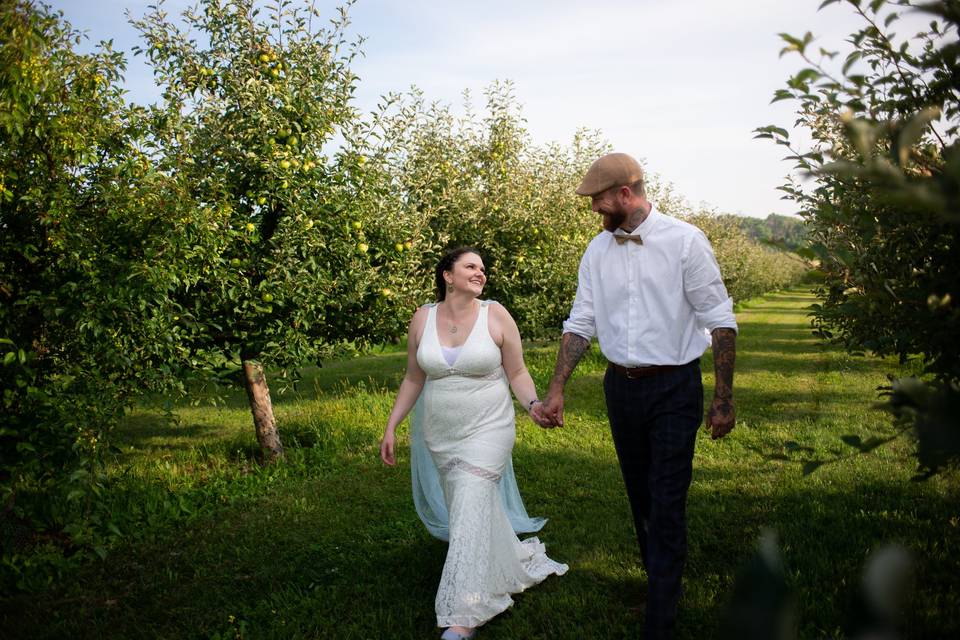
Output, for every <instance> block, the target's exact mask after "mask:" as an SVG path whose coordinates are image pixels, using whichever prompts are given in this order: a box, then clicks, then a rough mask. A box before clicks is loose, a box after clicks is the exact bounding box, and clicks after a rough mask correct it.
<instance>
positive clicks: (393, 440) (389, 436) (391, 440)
mask: <svg viewBox="0 0 960 640" xmlns="http://www.w3.org/2000/svg"><path fill="white" fill-rule="evenodd" d="M396 445H397V436H396V434H394V432H393V431H389V430H388V431H386V432H385V433H384V434H383V440H381V441H380V459H381V460H383V464H385V465H387V466H390V467H392V466H394V465H396V464H397V456H396V453H395V451H394V448H395V447H396Z"/></svg>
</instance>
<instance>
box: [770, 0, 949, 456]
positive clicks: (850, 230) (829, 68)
mask: <svg viewBox="0 0 960 640" xmlns="http://www.w3.org/2000/svg"><path fill="white" fill-rule="evenodd" d="M835 2H837V0H828V1H827V2H824V3H823V5H822V6H826V5H830V4H834V3H835ZM847 4H849V5H850V6H851V7H853V10H854V11H856V12H857V13H858V14H859V15H860V16H861V17H862V18H863V21H864V26H863V27H862V28H861V29H859V30H858V31H857V32H855V33H853V34H851V36H850V38H849V42H850V43H851V44H852V50H850V51H849V52H848V53H846V55H845V56H842V57H838V56H839V55H840V52H836V51H827V50H825V49H820V51H819V56H817V54H815V53H813V51H812V49H813V47H812V46H811V43H812V41H813V36H812V35H811V34H809V33H808V34H806V35H805V36H804V37H803V38H796V37H793V36H790V35H788V34H782V37H783V39H784V41H785V42H786V43H787V46H786V47H785V48H784V50H783V52H782V53H788V52H791V53H796V54H799V55H800V56H801V57H802V58H803V59H804V60H805V61H806V62H807V63H808V65H809V66H808V67H807V68H805V69H803V70H801V71H800V72H799V73H797V74H796V75H794V76H793V77H792V78H791V79H790V80H789V81H788V82H787V87H788V88H786V89H781V90H780V91H778V92H777V94H776V96H775V97H774V100H781V99H790V100H794V101H796V102H797V103H798V114H797V115H798V122H799V123H800V124H801V125H802V126H804V127H805V128H806V129H807V130H808V131H809V133H810V135H811V136H812V138H813V141H814V146H813V147H812V148H811V149H809V150H806V151H801V150H797V149H796V148H795V147H794V146H793V144H792V143H791V141H790V140H789V137H788V135H787V132H786V131H785V130H783V129H781V128H779V127H776V126H768V127H762V128H760V129H758V130H757V132H758V136H757V137H763V138H771V139H773V140H774V141H775V142H776V143H777V144H781V145H783V146H785V147H787V148H789V149H790V151H791V156H790V157H791V158H792V160H793V161H794V162H795V167H796V168H797V169H799V170H800V171H801V172H804V173H806V174H810V175H813V176H814V177H815V178H816V183H815V185H814V187H813V188H812V189H804V188H803V186H802V185H801V184H799V183H798V182H797V181H795V180H791V181H790V182H789V183H788V184H787V185H785V186H784V187H783V190H784V191H785V192H786V193H787V194H788V196H789V197H790V198H792V199H793V200H794V201H796V202H797V203H798V204H799V205H800V207H801V209H802V214H803V216H804V217H805V218H806V220H807V223H808V226H809V230H810V235H811V239H812V241H813V242H812V250H813V253H814V254H815V255H816V257H817V258H818V259H819V261H820V266H821V269H822V270H823V272H824V284H823V287H822V288H821V290H820V292H819V293H820V297H821V298H822V302H821V303H819V304H817V305H815V306H814V307H813V318H814V325H815V328H816V329H817V332H818V333H819V334H820V335H821V336H823V337H826V338H831V339H834V340H836V341H838V342H840V343H842V344H844V345H845V346H846V348H847V349H848V350H850V351H854V352H857V351H864V350H869V351H871V352H874V353H877V354H880V355H886V354H896V355H897V356H899V357H900V358H901V360H905V359H907V358H909V357H910V356H911V355H913V354H919V355H920V356H921V357H922V358H923V361H924V363H925V364H926V368H927V371H928V372H929V373H930V374H932V375H933V376H934V377H935V378H937V379H938V380H940V381H941V382H942V383H943V385H945V386H943V387H942V388H943V392H944V393H956V382H957V381H958V380H960V351H958V350H957V348H956V343H955V329H956V326H957V323H958V321H960V308H958V307H957V305H956V300H955V299H956V296H957V291H958V290H960V287H958V285H960V251H958V250H957V246H956V243H957V239H958V233H960V200H958V198H960V146H958V139H957V133H958V127H960V101H958V96H957V85H956V78H957V73H958V70H960V65H958V55H960V44H958V43H957V27H958V23H960V5H958V3H957V2H956V1H955V0H945V1H940V2H933V3H923V4H918V3H914V2H910V1H908V0H898V1H897V2H883V1H874V2H870V3H869V4H868V3H862V2H859V1H856V0H848V1H847ZM907 10H912V11H924V12H927V13H928V14H930V15H931V17H933V18H934V19H933V20H932V21H931V22H930V23H929V25H928V27H927V28H925V29H924V30H922V31H920V32H919V33H917V34H916V35H913V36H911V37H908V38H905V39H903V38H901V39H898V38H897V36H896V34H895V33H894V32H893V31H892V29H893V28H894V27H895V26H897V24H898V21H899V20H901V18H902V15H903V12H904V11H907ZM838 66H839V67H840V68H839V69H837V68H836V67H838ZM942 418H943V419H944V420H946V421H947V423H946V424H948V425H949V426H948V427H946V430H947V432H948V433H952V436H950V437H951V439H952V440H953V442H954V445H953V450H954V451H956V450H957V449H958V448H960V447H957V445H956V442H957V441H958V440H960V423H958V421H957V418H956V414H953V416H952V417H948V416H947V415H946V414H943V415H942ZM917 424H918V425H919V422H918V423H917ZM923 433H924V432H923V431H922V430H920V431H918V436H920V438H921V443H920V449H921V450H922V449H924V448H925V446H926V445H925V444H924V442H923V438H924V436H923ZM934 461H935V462H934ZM930 463H932V464H933V467H932V469H939V468H941V467H942V466H943V465H944V464H946V460H944V459H941V458H937V457H930V456H924V457H923V458H922V459H921V464H923V465H928V464H930Z"/></svg>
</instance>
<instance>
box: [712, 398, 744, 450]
mask: <svg viewBox="0 0 960 640" xmlns="http://www.w3.org/2000/svg"><path fill="white" fill-rule="evenodd" d="M736 421H737V414H736V409H735V408H734V406H733V398H719V397H717V396H713V402H711V403H710V410H709V411H708V412H707V425H706V426H707V429H708V430H709V431H710V437H711V438H712V439H713V440H718V439H720V438H722V437H723V436H725V435H727V434H728V433H730V431H731V430H732V429H733V425H734V424H736Z"/></svg>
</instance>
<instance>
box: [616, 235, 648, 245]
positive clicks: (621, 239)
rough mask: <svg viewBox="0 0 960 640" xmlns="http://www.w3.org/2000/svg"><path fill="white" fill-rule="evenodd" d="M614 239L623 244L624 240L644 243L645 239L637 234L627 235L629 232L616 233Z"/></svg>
mask: <svg viewBox="0 0 960 640" xmlns="http://www.w3.org/2000/svg"><path fill="white" fill-rule="evenodd" d="M613 239H614V240H616V241H617V244H623V243H624V242H627V241H628V240H629V241H630V242H636V243H637V244H643V240H642V239H641V238H640V236H637V235H627V234H625V233H615V234H614V235H613Z"/></svg>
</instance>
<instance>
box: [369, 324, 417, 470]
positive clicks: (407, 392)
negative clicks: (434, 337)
mask: <svg viewBox="0 0 960 640" xmlns="http://www.w3.org/2000/svg"><path fill="white" fill-rule="evenodd" d="M427 312H428V308H427V307H420V308H419V309H417V312H416V313H415V314H413V319H411V320H410V328H409V329H408V330H407V372H406V374H404V376H403V382H401V383H400V390H399V391H397V398H396V400H394V401H393V409H392V410H391V411H390V417H389V418H388V419H387V426H386V429H384V432H383V439H382V440H381V441H380V458H381V459H382V460H383V462H384V463H385V464H388V465H390V466H393V465H395V464H396V463H397V457H396V451H395V447H396V441H397V436H396V434H397V426H398V425H399V424H400V423H401V422H403V419H404V418H406V417H407V414H408V413H410V410H411V409H412V408H413V405H414V404H416V402H417V398H418V397H420V392H421V391H422V390H423V383H424V381H425V380H426V377H427V376H426V374H425V373H424V372H423V369H421V368H420V365H419V364H418V363H417V347H418V346H419V345H420V338H421V337H422V335H423V327H424V325H425V324H426V319H427Z"/></svg>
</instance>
